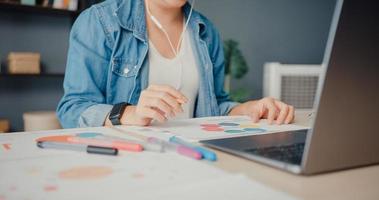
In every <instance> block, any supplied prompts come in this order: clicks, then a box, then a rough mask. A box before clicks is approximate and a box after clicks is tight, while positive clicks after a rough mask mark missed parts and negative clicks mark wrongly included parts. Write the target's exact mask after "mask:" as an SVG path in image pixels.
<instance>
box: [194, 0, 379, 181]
mask: <svg viewBox="0 0 379 200" xmlns="http://www.w3.org/2000/svg"><path fill="white" fill-rule="evenodd" d="M378 10H379V7H378V3H377V2H376V1H374V0H369V1H353V0H345V1H342V0H340V1H337V3H336V8H335V13H334V18H333V21H332V24H331V31H330V34H329V40H328V44H327V47H326V52H325V56H324V62H323V63H324V66H325V70H324V72H323V75H322V77H321V79H320V83H319V87H318V91H317V94H316V99H315V108H316V113H315V116H314V119H313V121H312V126H311V128H310V129H307V130H299V131H290V132H279V133H272V134H262V135H250V136H240V137H234V138H224V139H212V140H204V141H201V143H203V144H205V145H207V146H209V147H212V148H216V149H219V150H222V151H225V152H229V153H232V154H235V155H238V156H241V157H244V158H247V159H250V160H253V161H257V162H260V163H263V164H266V165H270V166H273V167H276V168H279V169H283V170H286V171H289V172H292V173H295V174H304V175H311V174H317V173H322V172H330V171H336V170H342V169H347V168H353V167H358V166H366V165H372V164H376V163H379V12H378Z"/></svg>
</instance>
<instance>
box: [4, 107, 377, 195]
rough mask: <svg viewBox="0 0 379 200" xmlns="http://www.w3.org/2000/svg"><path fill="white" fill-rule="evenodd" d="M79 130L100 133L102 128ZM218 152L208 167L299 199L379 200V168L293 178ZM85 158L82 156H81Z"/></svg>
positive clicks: (304, 121)
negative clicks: (238, 174) (211, 166)
mask: <svg viewBox="0 0 379 200" xmlns="http://www.w3.org/2000/svg"><path fill="white" fill-rule="evenodd" d="M307 115H308V113H307V112H299V113H297V119H296V121H295V123H296V124H299V125H309V119H308V117H307ZM76 130H85V131H96V130H99V128H86V129H76ZM70 131H73V130H65V132H70ZM54 132H57V133H58V132H59V131H54ZM216 152H217V153H218V158H219V160H218V161H217V162H214V163H210V162H205V163H209V164H210V165H213V166H215V167H216V168H219V169H222V170H225V171H227V172H230V173H235V174H237V173H242V174H244V175H246V176H247V177H248V178H249V179H251V180H253V181H255V182H259V183H262V184H264V185H266V186H269V187H270V188H272V189H274V190H277V191H282V192H285V193H288V194H290V195H292V196H294V197H297V198H298V199H306V200H313V199H317V200H318V199H331V200H338V199H343V200H349V199H359V200H361V199H373V200H378V199H379V165H376V166H370V167H364V168H357V169H350V170H344V171H340V172H333V173H327V174H321V175H315V176H308V177H306V176H299V175H293V174H290V173H287V172H284V171H281V170H278V169H274V168H271V167H268V166H265V165H262V164H259V163H255V162H252V161H249V160H246V159H243V158H239V157H236V156H233V155H230V154H227V153H224V152H221V151H216ZM81 155H82V154H78V156H81ZM83 158H85V157H83ZM163 158H164V157H163ZM191 162H192V161H191ZM244 191H245V190H244ZM0 197H1V196H0ZM0 199H1V198H0Z"/></svg>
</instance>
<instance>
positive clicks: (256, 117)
mask: <svg viewBox="0 0 379 200" xmlns="http://www.w3.org/2000/svg"><path fill="white" fill-rule="evenodd" d="M250 118H251V121H252V122H253V123H257V122H258V121H259V118H260V117H259V113H257V112H252V113H251V114H250Z"/></svg>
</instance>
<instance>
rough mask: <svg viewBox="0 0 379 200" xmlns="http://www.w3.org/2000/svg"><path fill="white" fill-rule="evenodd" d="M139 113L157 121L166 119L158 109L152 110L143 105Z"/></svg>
mask: <svg viewBox="0 0 379 200" xmlns="http://www.w3.org/2000/svg"><path fill="white" fill-rule="evenodd" d="M139 115H142V117H147V118H151V119H154V120H157V121H159V122H165V121H167V118H166V117H165V116H163V115H162V114H161V113H159V112H158V111H156V110H154V109H152V108H149V107H143V108H141V113H139Z"/></svg>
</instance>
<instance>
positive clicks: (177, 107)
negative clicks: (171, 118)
mask: <svg viewBox="0 0 379 200" xmlns="http://www.w3.org/2000/svg"><path fill="white" fill-rule="evenodd" d="M144 96H145V97H146V98H160V99H162V100H163V101H164V102H165V103H166V104H168V105H169V106H170V107H171V108H172V110H174V112H175V113H181V112H184V111H183V108H182V106H181V104H180V103H179V102H178V101H177V100H176V99H175V98H174V97H172V96H171V95H170V94H168V93H166V92H161V91H153V90H149V91H146V92H144Z"/></svg>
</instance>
